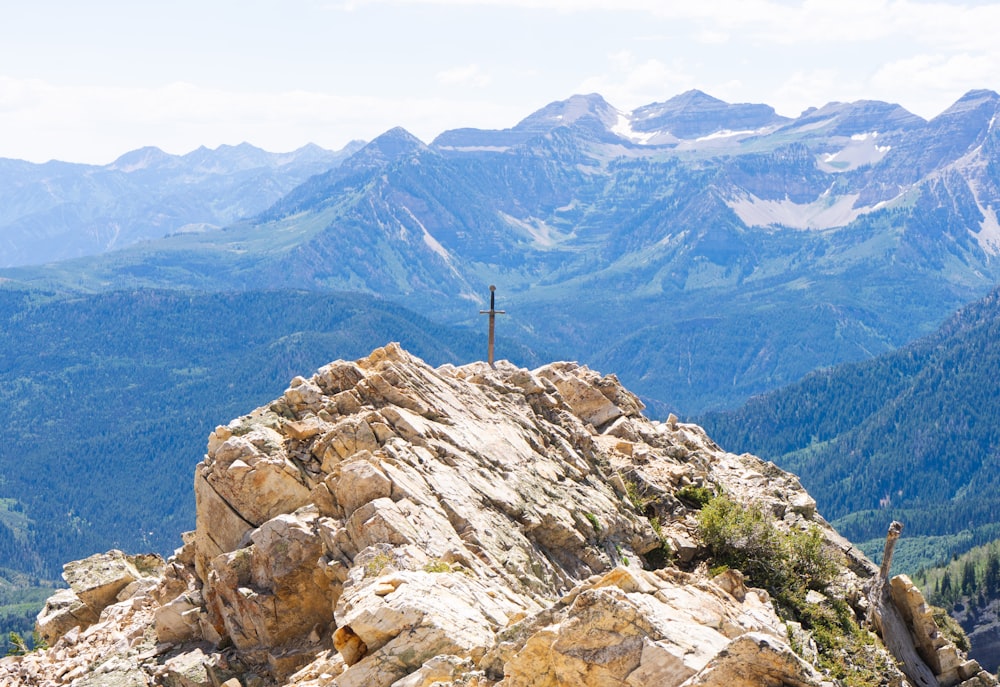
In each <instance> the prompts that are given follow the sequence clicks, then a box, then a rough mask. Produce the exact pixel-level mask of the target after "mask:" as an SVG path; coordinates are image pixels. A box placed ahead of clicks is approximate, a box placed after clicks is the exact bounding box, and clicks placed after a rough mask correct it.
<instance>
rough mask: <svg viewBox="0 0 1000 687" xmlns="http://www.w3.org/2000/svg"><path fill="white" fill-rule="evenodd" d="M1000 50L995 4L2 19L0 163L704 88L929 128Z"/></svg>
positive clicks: (583, 1)
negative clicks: (880, 114) (872, 111)
mask: <svg viewBox="0 0 1000 687" xmlns="http://www.w3.org/2000/svg"><path fill="white" fill-rule="evenodd" d="M998 32H1000V2H994V1H990V2H984V1H982V0H956V1H954V2H945V1H932V0H805V1H792V0H683V1H679V0H171V1H170V2H162V1H161V2H152V1H149V0H126V1H112V0H90V1H89V2H86V3H84V2H80V1H79V0H32V1H31V2H22V1H21V0H0V158H15V159H22V160H29V161H32V162H45V161H47V160H51V159H57V160H64V161H69V162H84V163H89V164H107V163H110V162H112V161H113V160H114V159H115V158H117V157H118V156H120V155H122V154H124V153H126V152H128V151H131V150H135V149H137V148H140V147H144V146H157V147H159V148H161V149H163V150H165V151H166V152H168V153H173V154H184V153H187V152H190V151H192V150H194V149H196V148H198V147H199V146H207V147H209V148H216V147H218V146H219V145H222V144H228V145H236V144H239V143H242V142H248V143H251V144H253V145H255V146H258V147H261V148H264V149H266V150H269V151H272V152H287V151H291V150H294V149H296V148H298V147H300V146H303V145H305V144H307V143H315V144H317V145H320V146H322V147H324V148H328V149H331V150H337V149H340V148H342V147H343V146H344V145H346V144H347V143H348V142H349V141H351V140H354V139H362V140H371V139H372V138H374V137H376V136H378V135H379V134H381V133H383V132H384V131H387V130H388V129H390V128H393V127H396V126H402V127H403V128H405V129H407V130H408V131H410V132H411V133H412V134H414V135H415V136H417V137H418V138H420V139H421V140H423V141H425V142H428V143H429V142H430V141H432V140H433V139H434V137H436V136H437V135H438V134H440V133H441V132H442V131H446V130H448V129H453V128H458V127H476V128H507V127H511V126H514V125H515V124H516V123H517V122H518V121H520V120H521V119H523V118H524V117H527V116H528V115H530V114H531V113H532V112H534V111H535V110H538V109H539V108H541V107H544V106H545V105H546V104H548V103H550V102H553V101H556V100H563V99H565V98H568V97H569V96H571V95H574V94H578V93H600V94H601V95H602V96H604V98H605V99H606V100H607V101H608V102H609V103H610V104H611V105H613V106H614V107H616V108H618V109H619V110H622V111H624V112H628V111H630V110H632V109H635V108H636V107H639V106H641V105H646V104H650V103H654V102H663V101H665V100H668V99H669V98H671V97H673V96H675V95H678V94H680V93H683V92H684V91H687V90H690V89H693V88H697V89H700V90H702V91H704V92H706V93H708V94H709V95H712V96H714V97H716V98H721V99H722V100H725V101H727V102H732V103H745V102H752V103H766V104H768V105H771V106H772V107H774V108H775V109H776V110H777V111H778V113H779V114H782V115H786V116H796V115H798V114H800V113H801V112H802V111H803V110H805V109H806V108H808V107H819V106H822V105H824V104H826V103H828V102H832V101H840V102H852V101H855V100H861V99H873V100H883V101H887V102H893V103H898V104H900V105H902V106H903V107H905V108H906V109H908V110H910V111H911V112H913V113H914V114H917V115H920V116H921V117H924V118H925V119H930V118H933V117H934V116H936V115H938V114H940V113H941V112H943V111H944V110H946V109H947V108H948V107H949V106H950V105H952V104H953V103H954V102H955V101H956V100H958V99H959V98H960V97H961V96H962V95H963V94H964V93H966V92H967V91H969V90H972V89H982V88H985V89H990V90H994V91H1000V41H997V40H996V35H997V33H998Z"/></svg>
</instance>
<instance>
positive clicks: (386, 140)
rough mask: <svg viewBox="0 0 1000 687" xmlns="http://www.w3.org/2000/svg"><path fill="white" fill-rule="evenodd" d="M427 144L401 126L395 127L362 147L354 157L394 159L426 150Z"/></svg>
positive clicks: (369, 159)
mask: <svg viewBox="0 0 1000 687" xmlns="http://www.w3.org/2000/svg"><path fill="white" fill-rule="evenodd" d="M426 148H427V146H426V145H425V144H424V142H423V141H421V140H420V139H419V138H417V137H416V136H414V135H413V134H411V133H410V132H409V131H407V130H406V129H404V128H403V127H401V126H397V127H393V128H392V129H389V130H388V131H386V132H385V133H383V134H382V135H380V136H378V137H376V138H375V139H373V140H372V141H371V142H370V143H368V144H367V145H365V146H364V147H363V148H361V149H360V150H359V151H358V152H357V153H356V154H355V155H354V158H352V160H354V159H358V160H361V159H363V160H367V161H375V160H381V161H392V160H396V159H398V158H400V157H403V156H404V155H408V154H410V153H413V152H416V151H419V150H424V149H426Z"/></svg>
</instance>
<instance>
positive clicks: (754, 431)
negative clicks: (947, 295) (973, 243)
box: [699, 290, 1000, 572]
mask: <svg viewBox="0 0 1000 687" xmlns="http://www.w3.org/2000/svg"><path fill="white" fill-rule="evenodd" d="M998 370H1000V290H994V291H993V292H992V293H990V294H989V295H988V296H987V297H986V298H984V299H982V300H980V301H978V302H976V303H973V304H972V305H970V306H968V307H966V308H965V309H963V310H962V311H961V312H959V313H958V314H957V315H956V316H955V317H953V318H952V319H950V320H949V321H948V322H947V323H946V324H945V325H944V326H942V327H941V328H940V329H939V330H938V331H937V332H935V333H934V334H932V335H930V336H928V337H926V338H924V339H921V340H919V341H916V342H914V343H913V344H911V345H909V346H906V347H904V348H902V349H900V350H898V351H895V352H892V353H889V354H886V355H882V356H880V357H878V358H875V359H873V360H869V361H865V362H861V363H856V364H851V365H844V366H840V367H835V368H833V369H827V370H822V371H818V372H814V373H813V374H811V375H809V376H807V377H806V378H805V379H803V380H802V381H800V382H798V383H796V384H793V385H790V386H788V387H785V388H783V389H779V390H777V391H774V392H771V393H769V394H765V395H763V396H760V397H756V398H753V399H751V400H750V401H748V402H747V403H746V405H744V406H743V407H742V408H741V409H739V410H738V411H734V412H730V413H720V414H709V415H706V416H705V417H702V418H700V419H699V421H700V422H701V423H703V424H704V426H705V427H706V429H707V430H708V431H709V432H710V433H711V434H712V436H713V437H715V438H716V440H717V441H719V443H720V444H721V445H722V446H724V447H725V448H727V449H728V450H731V451H737V452H740V451H748V452H753V453H756V454H759V455H761V456H763V457H766V458H769V459H771V460H773V461H774V462H775V463H777V464H778V465H780V466H782V467H783V468H785V469H787V470H790V471H792V472H794V473H796V474H798V475H799V476H800V477H801V479H802V483H803V484H804V485H805V486H806V487H807V488H808V489H809V491H810V493H812V494H813V495H814V496H815V497H816V499H817V502H818V503H819V504H820V507H821V508H823V510H824V512H826V513H827V515H828V517H830V518H832V519H834V524H835V525H836V526H837V528H838V529H839V530H840V531H841V532H842V533H843V534H844V535H845V536H847V537H848V538H850V539H852V540H854V541H858V542H864V541H865V540H872V541H871V543H870V546H869V548H870V549H872V550H875V549H878V548H879V547H880V544H879V542H880V541H881V537H882V536H883V534H884V529H885V525H886V523H887V522H889V521H891V520H893V519H896V520H901V521H902V522H903V523H905V525H906V537H904V539H903V540H901V543H900V547H901V556H902V558H903V559H904V560H906V561H908V563H909V566H910V567H911V570H910V572H913V570H914V569H915V568H916V567H919V566H920V565H927V564H933V563H935V562H937V561H938V560H940V559H941V558H943V557H944V556H947V555H949V554H951V553H953V552H956V551H962V550H965V549H967V548H969V547H970V546H972V545H974V544H980V543H983V542H985V541H989V540H990V539H993V538H996V537H997V536H998V535H1000V469H998V468H1000V375H998V374H997V371H998Z"/></svg>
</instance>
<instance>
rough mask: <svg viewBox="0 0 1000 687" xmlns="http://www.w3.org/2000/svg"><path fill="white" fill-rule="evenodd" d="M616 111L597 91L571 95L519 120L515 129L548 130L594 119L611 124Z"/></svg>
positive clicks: (603, 123)
mask: <svg viewBox="0 0 1000 687" xmlns="http://www.w3.org/2000/svg"><path fill="white" fill-rule="evenodd" d="M617 115H618V112H617V110H615V108H613V107H612V106H611V105H609V104H608V102H607V101H606V100H605V99H604V98H603V96H601V95H599V94H597V93H590V94H588V95H573V96H570V97H569V98H567V99H566V100H557V101H555V102H552V103H549V104H548V105H546V106H545V107H543V108H542V109H540V110H538V111H537V112H534V113H532V114H531V115H529V116H528V117H525V118H524V119H523V120H521V121H520V122H519V123H518V124H517V126H515V127H514V129H515V130H521V131H548V130H550V129H553V128H555V127H557V126H569V125H572V124H575V123H577V122H579V121H580V120H584V119H587V120H592V121H594V120H596V121H597V122H600V123H601V125H603V126H605V127H610V126H613V125H614V123H615V121H616V120H617Z"/></svg>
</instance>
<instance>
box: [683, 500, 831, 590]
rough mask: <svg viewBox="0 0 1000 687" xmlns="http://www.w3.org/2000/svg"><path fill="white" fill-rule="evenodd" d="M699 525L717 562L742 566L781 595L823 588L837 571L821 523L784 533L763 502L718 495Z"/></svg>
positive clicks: (757, 581) (701, 515)
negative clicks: (746, 503) (758, 503)
mask: <svg viewBox="0 0 1000 687" xmlns="http://www.w3.org/2000/svg"><path fill="white" fill-rule="evenodd" d="M698 530H699V533H700V535H701V538H702V540H703V541H704V542H705V545H706V546H707V547H708V550H709V553H710V554H711V556H712V558H713V562H714V564H715V565H716V566H725V567H728V568H736V569H738V570H740V571H741V572H743V574H744V575H746V576H747V578H749V580H750V581H751V583H752V584H754V585H757V586H759V587H763V588H764V589H767V590H768V591H769V592H770V593H771V594H772V595H773V596H775V597H777V598H779V599H781V598H783V597H786V596H788V595H789V594H797V593H800V592H802V591H804V590H805V589H821V588H823V587H824V586H825V585H826V584H828V583H829V582H830V580H831V579H832V578H833V576H834V574H835V573H836V565H835V564H834V563H833V561H832V560H831V559H830V557H829V556H828V555H827V552H826V551H825V550H824V540H823V536H822V534H821V533H820V531H819V529H818V528H816V527H815V526H812V525H811V526H810V527H809V529H808V530H806V531H804V532H782V531H781V530H779V529H778V528H777V527H776V525H775V522H774V518H773V517H772V516H771V515H770V514H769V513H767V512H766V511H764V509H763V508H761V507H760V506H759V505H757V504H749V505H746V506H744V505H741V504H738V503H736V502H734V501H732V500H731V499H729V498H728V497H726V496H718V497H716V498H714V499H712V500H711V501H709V502H708V503H707V504H706V505H705V506H704V507H703V508H702V509H701V512H700V513H699V514H698Z"/></svg>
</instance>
